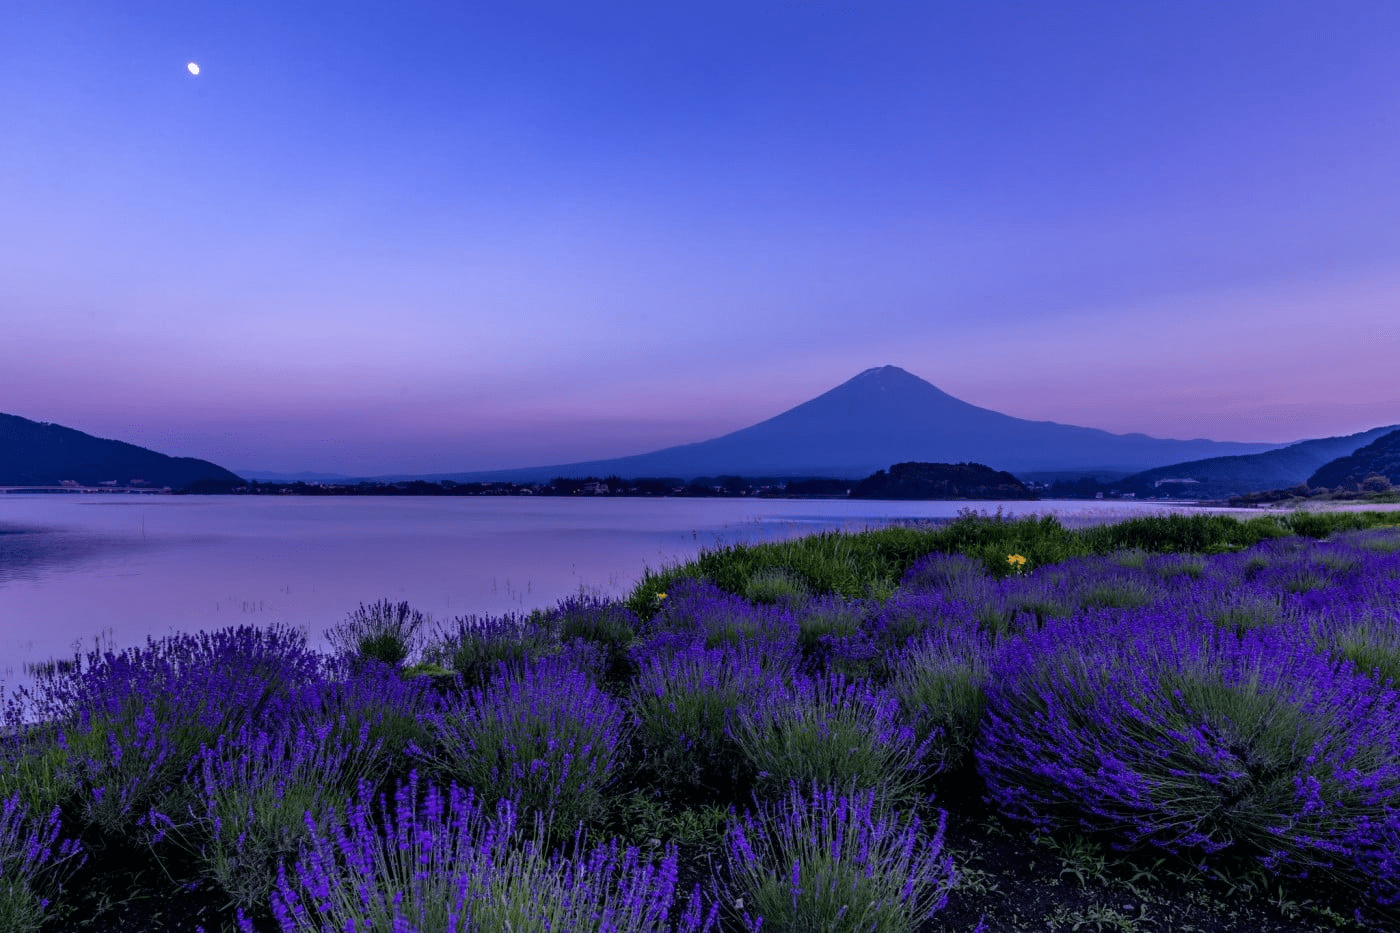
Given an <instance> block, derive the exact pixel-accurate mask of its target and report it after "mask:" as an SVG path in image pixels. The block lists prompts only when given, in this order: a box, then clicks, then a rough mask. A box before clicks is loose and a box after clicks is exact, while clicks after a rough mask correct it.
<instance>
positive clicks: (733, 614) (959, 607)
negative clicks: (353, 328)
mask: <svg viewBox="0 0 1400 933" xmlns="http://www.w3.org/2000/svg"><path fill="white" fill-rule="evenodd" d="M1388 520H1392V519H1384V518H1382V517H1380V516H1374V517H1370V518H1367V517H1364V516H1359V517H1356V518H1355V519H1354V520H1348V521H1337V522H1334V523H1332V525H1331V528H1332V532H1331V533H1330V534H1328V535H1327V536H1326V537H1324V538H1321V539H1319V538H1313V537H1307V536H1303V535H1290V534H1285V533H1284V530H1280V529H1278V528H1274V526H1265V525H1255V526H1248V525H1247V524H1246V523H1240V522H1235V521H1234V520H1233V519H1226V518H1220V517H1214V518H1210V519H1207V518H1206V517H1201V518H1199V519H1179V520H1171V521H1170V522H1169V520H1168V519H1165V518H1163V519H1145V520H1141V521H1140V522H1139V523H1138V524H1137V525H1135V526H1133V527H1131V528H1129V527H1126V526H1125V528H1124V530H1122V531H1120V532H1108V531H1104V530H1103V529H1099V530H1094V531H1085V532H1067V531H1065V530H1064V529H1062V528H1061V527H1060V526H1059V525H1058V523H1056V522H1055V521H1054V520H1053V519H1044V520H1040V521H1036V520H1029V521H1015V520H1001V519H987V518H975V517H969V518H965V519H964V520H963V521H961V522H959V523H956V525H955V526H954V527H953V528H951V529H946V530H942V531H939V532H937V533H936V534H933V533H930V536H929V537H928V538H927V539H917V538H911V537H909V535H912V534H914V532H907V533H906V532H889V533H887V538H883V539H882V538H869V539H862V540H864V541H867V543H868V542H869V541H877V542H878V541H895V540H896V536H897V535H900V534H903V537H898V538H897V540H898V541H901V542H904V544H903V545H901V547H903V548H904V549H903V550H901V551H900V552H899V554H898V555H895V556H892V557H891V556H889V555H888V554H887V557H888V560H887V561H886V563H885V564H884V565H882V566H884V567H885V571H884V572H886V573H887V574H894V575H895V576H893V577H890V579H891V580H893V584H892V585H884V586H881V585H876V584H875V583H874V582H872V581H871V580H866V581H865V582H864V583H863V584H862V585H863V587H864V590H863V592H860V593H855V592H851V591H850V587H847V586H832V585H828V584H827V583H825V582H823V581H824V578H823V577H822V576H821V575H820V574H818V573H815V572H814V571H811V570H810V568H806V569H804V565H802V564H801V563H799V562H795V561H793V562H790V563H789V565H788V566H786V567H783V566H774V565H771V564H770V565H767V566H762V567H759V566H757V565H756V564H754V563H753V560H754V558H753V555H752V554H750V553H747V552H742V549H738V550H730V551H724V552H716V553H714V554H710V555H708V556H707V558H706V559H708V560H709V561H710V564H709V566H711V567H713V568H718V569H715V570H713V571H712V572H710V573H707V574H706V576H707V577H708V579H705V578H700V577H699V576H698V575H699V573H700V570H701V569H702V568H704V567H705V566H707V565H706V561H705V560H701V561H697V562H693V563H692V564H691V565H686V566H681V567H676V568H671V569H670V571H669V572H668V573H667V574H666V575H662V576H656V577H653V578H650V579H648V580H645V581H643V582H642V583H640V584H639V585H638V587H637V588H636V589H635V590H634V592H633V594H632V597H631V598H630V599H629V600H627V601H619V600H611V599H605V598H602V597H574V598H570V599H566V600H564V601H562V602H561V603H559V604H558V605H557V606H556V607H555V608H553V609H551V610H548V611H542V612H535V613H532V614H529V615H506V616H491V617H463V618H458V619H455V620H452V621H441V620H439V621H433V620H431V619H429V618H427V617H425V616H424V615H423V614H422V613H420V612H417V611H415V610H414V609H413V607H411V606H409V605H408V604H406V603H390V602H381V603H375V604H371V605H364V606H362V607H361V608H360V610H358V611H357V612H355V613H353V614H352V615H351V616H350V617H349V618H348V619H346V620H345V622H343V623H342V624H340V625H339V626H337V627H336V628H335V629H333V630H331V631H330V632H329V633H327V643H328V644H329V645H330V646H332V648H333V649H334V650H333V651H331V652H323V651H319V650H315V649H313V648H312V647H310V646H309V645H308V642H307V638H306V636H305V635H304V634H303V633H301V632H299V631H297V630H294V629H290V628H284V627H277V626H272V627H266V628H253V627H247V626H245V627H237V628H228V629H222V630H218V631H215V632H212V633H200V634H198V635H175V636H171V637H168V638H164V639H161V640H157V641H152V642H149V643H148V644H147V645H146V646H145V647H142V648H131V649H128V650H125V651H121V652H115V651H114V652H105V653H93V654H90V655H88V656H86V657H83V658H78V659H74V660H73V661H64V662H55V663H53V664H51V665H49V666H47V667H46V668H44V669H43V670H42V671H40V672H39V674H38V677H37V686H35V687H34V688H32V689H27V690H23V691H19V692H17V693H15V694H13V695H12V696H11V697H10V698H9V700H8V704H7V708H6V716H7V728H6V730H5V733H4V744H3V771H0V799H3V801H4V804H3V807H4V809H3V814H0V930H6V931H9V930H14V931H49V930H70V929H102V930H117V931H122V930H188V931H194V930H204V931H207V933H213V931H216V930H219V931H222V930H228V931H235V930H236V931H243V933H274V931H277V933H331V931H336V933H358V931H364V933H369V931H375V933H379V931H385V933H388V931H395V933H397V931H403V933H445V931H461V933H466V931H493V933H494V931H507V930H510V931H545V930H586V931H600V933H601V931H619V933H624V931H626V933H631V931H668V933H669V931H700V930H723V931H745V933H756V931H758V930H760V929H761V930H764V931H833V933H836V931H910V933H914V931H941V930H957V931H972V930H976V929H982V930H986V931H995V930H1021V929H1025V930H1031V929H1035V930H1046V929H1049V930H1142V931H1149V930H1200V931H1209V930H1221V931H1223V930H1232V929H1258V930H1278V931H1304V930H1317V929H1357V930H1385V929H1394V928H1396V925H1397V924H1400V693H1397V692H1396V689H1395V683H1396V681H1397V678H1400V527H1397V526H1394V525H1384V524H1382V522H1383V521H1388ZM1172 522H1174V524H1173V523H1172ZM1193 522H1194V524H1193ZM1154 523H1156V524H1154ZM1169 524H1170V528H1168V525H1169ZM1323 524H1325V523H1323ZM1208 527H1209V528H1210V529H1214V530H1213V532H1212V533H1213V534H1214V535H1215V537H1214V538H1212V539H1210V540H1209V541H1207V540H1206V539H1205V538H1202V537H1200V536H1199V535H1196V532H1198V531H1201V532H1202V533H1203V530H1205V529H1207V528H1208ZM1270 528H1274V530H1272V531H1271V530H1269V529H1270ZM1163 529H1167V530H1170V531H1171V532H1172V534H1174V535H1176V536H1177V539H1179V540H1181V541H1196V542H1197V543H1198V544H1199V545H1200V546H1198V547H1192V548H1184V547H1177V548H1172V549H1168V548H1166V547H1165V546H1164V545H1163V544H1162V542H1163V541H1164V540H1166V539H1165V538H1164V535H1163ZM1246 532H1248V533H1246ZM1113 534H1116V535H1117V537H1116V538H1115V537H1112V535H1113ZM1092 535H1097V537H1091V536H1092ZM1193 535H1196V537H1193ZM845 540H846V539H845V538H841V537H840V536H829V540H828V543H832V542H835V543H836V544H841V543H842V542H843V541H845ZM916 540H927V541H930V542H936V543H939V544H940V545H941V546H940V548H939V549H937V550H933V552H932V553H929V552H924V553H923V554H922V555H919V554H915V553H914V552H913V551H911V550H910V549H909V546H908V542H910V541H916ZM1135 541H1136V544H1134V542H1135ZM1007 542H1015V545H1014V549H1012V546H1010V545H1008V544H1007ZM1057 542H1058V543H1057ZM1109 543H1113V546H1112V547H1110V546H1109ZM953 544H956V545H957V546H956V547H954V546H952V545H953ZM1052 544H1053V545H1054V547H1052ZM1090 545H1093V547H1096V548H1097V549H1098V550H1099V551H1101V552H1102V553H1080V554H1079V555H1078V556H1071V557H1068V558H1067V559H1060V560H1048V559H1043V555H1046V554H1051V553H1059V552H1064V553H1073V552H1074V550H1075V548H1079V550H1080V551H1085V550H1092V549H1093V548H1091V547H1090ZM861 546H864V545H861ZM852 547H853V548H855V547H856V546H855V545H852ZM1055 548H1059V552H1057V551H1056V550H1055ZM931 550H932V549H931ZM774 553H777V552H776V551H775V552H774ZM783 553H789V554H792V553H796V552H795V551H787V552H783ZM855 553H856V551H855V550H853V551H852V552H851V554H852V555H854V554H855ZM890 553H893V552H890ZM1038 555H1041V556H1038ZM848 557H849V559H848V560H847V566H848V567H856V566H857V565H858V564H859V563H860V562H859V561H858V560H857V559H856V558H855V557H854V556H848ZM725 562H728V565H729V566H730V568H731V569H732V568H734V567H741V565H742V567H741V569H742V571H743V572H742V573H739V575H738V576H735V575H734V574H732V573H728V574H727V573H726V572H720V570H722V569H723V568H722V567H720V565H722V564H725ZM745 562H748V563H745ZM736 573H737V571H736ZM857 577H859V574H857ZM872 579H873V578H872ZM736 580H737V581H739V582H740V583H742V585H739V584H738V583H736ZM715 581H719V582H722V583H725V585H726V587H727V588H721V587H720V586H719V585H717V584H716V582H715ZM662 585H664V586H665V589H661V588H660V587H661V586H662ZM843 590H845V592H843Z"/></svg>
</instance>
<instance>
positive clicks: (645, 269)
mask: <svg viewBox="0 0 1400 933" xmlns="http://www.w3.org/2000/svg"><path fill="white" fill-rule="evenodd" d="M1397 36H1400V4H1397V3H1395V2H1393V0H1350V2H1347V3H1345V4H1340V5H1337V4H1324V3H1316V2H1308V3H1290V2H1280V0H1268V2H1260V3H1245V2H1228V3H1221V2H1218V0H1209V2H1189V0H1187V2H1173V3H1170V4H1165V3H1155V4H1149V3H1125V2H1122V0H1104V2H1096V3H1088V2H1079V3H1075V2H1059V3H1053V4H1049V3H1040V2H1029V0H1027V2H1019V3H998V2H988V0H977V2H970V0H969V2H957V3H954V2H949V3H928V2H926V0H920V2H917V3H908V4H904V3H893V2H889V3H887V2H880V0H868V2H858V3H857V2H819V0H811V2H786V3H766V2H762V0H742V2H737V3H720V2H715V0H705V2H666V3H658V2H655V0H646V2H637V3H625V4H624V3H607V2H592V0H590V2H583V3H580V2H568V3H549V4H542V3H530V2H518V0H512V2H511V3H499V4H470V5H469V4H461V3H444V2H440V0H435V2H422V3H419V2H410V0H394V2H392V3H391V2H388V0H381V2H353V0H335V2H324V3H320V2H310V0H268V2H265V0H257V2H240V3H236V4H205V3H189V2H179V3H164V2H155V0H142V2H141V3H112V2H108V0H92V2H77V0H64V2H16V3H7V4H4V5H3V6H0V411H3V412H7V413H11V414H17V415H22V416H24V417H27V418H34V419H38V420H44V421H54V422H58V423H60V424H65V425H68V426H71V427H75V428H78V429H80V430H84V431H88V432H90V433H94V434H98V435H101V436H107V437H117V438H120V439H122V440H127V441H131V442H134V443H139V444H143V445H146V446H150V447H153V448H155V449H157V450H160V451H162V452H164V453H169V454H177V455H186V456H198V457H205V458H208V459H212V460H214V461H216V462H218V463H220V464H223V465H225V466H229V467H232V468H235V469H244V468H259V469H264V470H282V471H289V472H290V471H298V470H320V471H330V472H342V473H351V474H361V475H364V474H372V473H387V472H445V471H457V470H474V469H492V468H498V467H511V466H528V465H534V464H540V463H556V462H564V461H569V460H583V459H591V458H596V457H606V456H614V455H623V454H630V453H639V452H642V451H646V450H651V449H655V448H658V447H663V446H668V445H671V444H675V443H682V442H687V441H694V440H702V439H705V438H708V437H713V436H715V435H717V434H721V433H724V432H727V431H730V430H733V429H736V428H739V427H743V426H745V425H748V424H751V423H753V422H755V421H758V420H761V419H763V418H767V417H770V416H772V415H774V414H776V413H778V412H779V411H781V410H783V409H786V408H788V407H791V406H792V405H794V404H797V403H799V402H802V401H805V400H806V399H808V398H811V397H812V396H814V395H816V394H819V393H820V392H823V391H825V390H827V389H829V388H831V387H833V386H835V385H836V384H838V383H840V382H843V381H845V380H846V379H848V378H850V377H852V376H854V375H855V374H856V373H857V372H859V371H861V370H863V369H866V368H869V367H872V366H879V365H884V364H894V365H898V366H902V367H904V368H905V369H907V370H909V371H910V372H912V373H914V374H916V375H918V376H921V377H923V378H925V379H927V380H929V381H930V382H932V383H934V384H935V385H937V386H938V387H939V388H941V389H943V390H944V391H946V392H949V393H952V394H953V395H956V396H958V397H960V398H962V399H965V400H966V401H969V402H972V403H974V404H978V405H983V406H986V407H989V408H994V409H997V410H1000V411H1005V412H1007V413H1008V414H1013V415H1017V416H1021V417H1028V418H1044V419H1052V420H1056V421H1061V422H1065V423H1071V424H1082V425H1088V426H1092V427H1100V428H1106V429H1108V430H1113V431H1124V432H1126V431H1144V432H1147V433H1151V434H1155V435H1158V436H1171V437H1211V438H1216V439H1221V440H1250V441H1278V442H1283V441H1288V440H1295V439H1298V438H1302V437H1314V436H1321V435H1327V434H1340V433H1348V432H1351V431H1357V430H1362V429H1365V428H1370V427H1375V426H1377V425H1380V424H1387V423H1392V422H1397V421H1400V363H1397V360H1400V220H1397V218H1400V171H1397V166H1400V55H1397V54H1396V51H1395V50H1396V42H1397ZM189 61H195V62H198V63H199V65H200V67H201V69H202V72H201V74H200V75H199V76H198V77H194V76H191V75H190V74H189V73H188V71H187V70H186V67H185V66H186V63H187V62H189Z"/></svg>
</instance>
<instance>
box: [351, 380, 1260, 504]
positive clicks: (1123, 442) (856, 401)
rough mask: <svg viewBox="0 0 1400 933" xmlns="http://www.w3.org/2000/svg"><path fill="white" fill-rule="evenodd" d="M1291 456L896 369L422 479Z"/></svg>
mask: <svg viewBox="0 0 1400 933" xmlns="http://www.w3.org/2000/svg"><path fill="white" fill-rule="evenodd" d="M1280 446H1282V445H1279V444H1248V443H1233V442H1226V441H1211V440H1199V439H1198V440H1189V441H1182V440H1166V439H1162V438H1155V437H1149V436H1147V435H1145V434H1111V433H1109V432H1108V431H1101V430H1098V429H1096V428H1083V427H1076V426H1074V425H1065V424H1058V423H1056V422H1053V421H1028V420H1025V419H1023V418H1014V417H1012V416H1010V415H1005V414H1002V413H1001V412H997V411H992V410H990V409H987V408H979V407H978V406H976V405H971V404H968V403H967V402H964V401H962V400H960V399H957V398H954V397H953V396H951V395H949V394H947V393H946V392H943V391H942V390H940V389H938V388H937V387H936V386H934V385H932V384H931V383H929V382H926V381H924V380H923V379H920V378H919V377H917V376H914V375H912V374H910V373H908V372H906V371H904V370H903V369H900V368H899V367H897V366H880V367H875V368H873V369H868V370H866V371H865V372H862V373H860V374H859V375H857V376H855V377H854V378H852V379H850V380H848V381H846V382H844V383H842V384H841V385H839V386H837V387H836V388H834V389H831V390H830V391H828V392H825V393H823V394H822V395H819V396H817V397H816V398H814V399H811V400H810V401H807V402H803V403H802V404H800V405H797V406H796V407H794V408H790V409H788V410H787V411H785V412H782V413H781V414H778V415H776V416H774V417H772V418H769V419H767V420H765V421H761V422H759V423H758V424H755V425H751V426H750V427H747V428H742V429H740V430H738V431H734V432H732V433H730V434H725V435H723V436H722V437H717V438H713V439H711V440H708V441H701V442H699V443H694V444H682V445H680V446H677V447H668V448H665V449H663V450H657V451H652V452H651V453H645V454H637V455H634V456H628V457H617V458H613V459H609V460H590V461H584V462H578V463H565V464H556V465H547V466H539V467H527V468H522V469H510V470H490V471H477V472H472V473H444V474H433V475H431V476H428V477H422V478H424V479H437V480H444V479H450V480H455V481H458V482H480V481H484V480H507V481H512V482H537V481H543V480H549V479H552V478H553V477H556V476H590V475H591V476H609V475H616V476H625V477H642V476H677V477H684V478H686V479H693V478H695V477H697V476H716V475H721V474H738V475H743V476H831V477H839V478H851V479H861V478H864V477H866V476H869V475H870V474H872V473H874V472H875V471H876V470H883V469H886V468H887V467H888V466H889V465H890V464H892V463H906V462H913V461H918V462H925V463H964V462H977V463H985V464H988V465H990V466H991V467H992V468H994V469H997V470H1008V471H1011V472H1013V473H1016V472H1021V471H1030V470H1081V469H1082V470H1095V469H1097V470H1105V471H1117V472H1120V473H1135V472H1138V471H1140V470H1145V469H1150V468H1152V467H1157V466H1160V465H1162V464H1164V463H1175V462H1180V461H1183V460H1195V459H1199V458H1202V457H1214V456H1225V455H1235V454H1253V453H1260V452H1263V451H1266V450H1273V449H1275V448H1277V447H1280ZM379 478H380V479H391V478H399V477H397V476H395V477H379Z"/></svg>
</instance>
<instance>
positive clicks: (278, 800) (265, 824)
mask: <svg viewBox="0 0 1400 933" xmlns="http://www.w3.org/2000/svg"><path fill="white" fill-rule="evenodd" d="M347 725H348V724H347V723H345V722H344V721H342V722H341V723H338V724H333V723H329V722H327V723H323V724H321V725H320V726H319V727H317V728H315V729H311V728H308V727H307V726H304V725H303V726H299V727H297V728H296V729H295V730H287V729H283V730H279V731H277V732H267V731H264V730H257V731H253V730H250V729H248V728H246V727H245V728H244V729H243V730H241V731H240V732H239V733H238V734H237V735H236V736H231V737H230V736H220V737H219V740H218V742H217V743H216V744H215V745H214V747H213V748H205V749H204V750H203V751H202V752H201V753H200V756H199V758H198V759H197V761H196V762H195V764H194V766H193V767H192V768H191V770H192V772H193V775H194V780H195V785H196V787H197V789H198V795H199V804H198V806H197V807H196V808H195V809H194V810H193V811H192V813H191V816H193V820H192V821H188V822H187V821H183V820H180V819H179V818H178V814H176V815H169V816H162V817H161V818H160V820H159V822H163V823H164V824H165V825H166V826H168V827H169V830H170V831H171V833H172V834H173V835H174V836H175V837H176V838H178V839H179V840H180V841H182V842H183V843H184V845H185V847H186V848H187V849H192V850H193V851H194V853H195V854H196V856H197V858H198V859H199V861H200V862H201V863H202V864H203V866H204V871H205V872H206V873H207V874H208V875H209V876H210V877H212V878H213V879H214V880H215V881H216V882H217V883H218V884H219V886H220V887H221V888H223V890H224V891H225V892H226V893H227V894H228V896H229V899H230V900H231V901H232V903H233V904H235V905H237V906H239V907H243V908H252V907H255V906H257V905H261V904H266V903H267V899H268V895H269V894H270V893H271V891H272V888H273V885H274V882H275V881H276V878H277V868H278V865H279V864H280V863H282V862H283V861H286V860H289V859H291V858H292V857H293V856H295V855H296V854H297V852H298V850H299V849H300V848H301V847H302V845H303V844H304V842H305V841H306V840H307V838H308V826H313V825H319V824H320V823H321V822H322V821H323V820H324V819H325V818H326V816H327V815H328V813H329V812H330V811H331V809H332V808H334V807H341V806H343V805H344V804H345V803H346V802H347V801H348V800H349V799H350V798H351V797H352V796H353V795H354V793H355V790H356V788H357V787H358V786H359V785H360V783H361V781H364V780H365V779H366V778H367V777H368V776H370V775H373V774H374V772H375V771H376V770H377V769H376V762H377V760H378V759H379V758H380V751H379V746H378V743H377V742H375V741H374V740H372V739H371V738H370V728H369V723H368V722H365V723H363V724H362V725H361V726H360V729H359V733H358V735H356V734H353V733H352V734H349V735H347V734H345V733H346V732H347V731H348V729H347ZM337 727H338V728H337ZM337 733H340V734H339V735H337ZM376 776H377V775H376Z"/></svg>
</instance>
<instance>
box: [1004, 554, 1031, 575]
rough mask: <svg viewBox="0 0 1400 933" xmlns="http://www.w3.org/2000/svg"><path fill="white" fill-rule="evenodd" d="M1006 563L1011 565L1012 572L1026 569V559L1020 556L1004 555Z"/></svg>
mask: <svg viewBox="0 0 1400 933" xmlns="http://www.w3.org/2000/svg"><path fill="white" fill-rule="evenodd" d="M1006 562H1007V563H1008V564H1010V565H1011V569H1012V570H1014V571H1024V570H1025V569H1026V559H1025V558H1024V557H1022V556H1021V555H1020V554H1008V555H1006Z"/></svg>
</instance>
